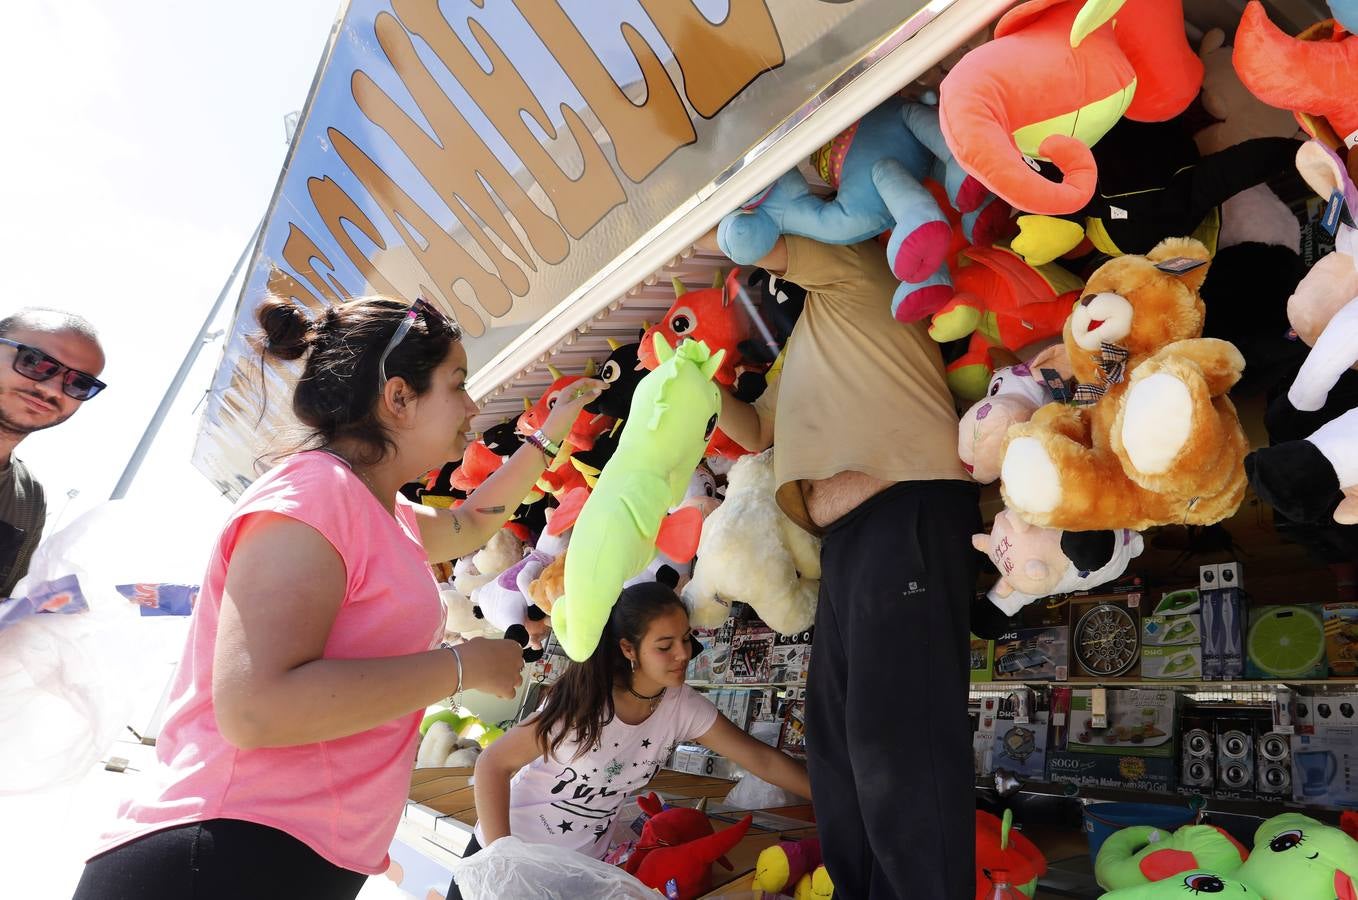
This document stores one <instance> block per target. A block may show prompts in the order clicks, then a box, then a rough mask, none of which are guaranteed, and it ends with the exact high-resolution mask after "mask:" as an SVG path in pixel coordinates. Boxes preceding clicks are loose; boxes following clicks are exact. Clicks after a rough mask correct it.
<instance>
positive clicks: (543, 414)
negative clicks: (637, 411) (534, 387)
mask: <svg viewBox="0 0 1358 900" xmlns="http://www.w3.org/2000/svg"><path fill="white" fill-rule="evenodd" d="M590 367H591V369H592V368H593V363H591V364H590ZM547 369H548V371H550V372H551V373H552V377H553V378H555V379H556V380H555V381H553V382H552V386H551V387H549V388H547V391H546V393H544V394H543V395H542V396H541V397H539V398H538V402H537V403H534V404H533V405H532V406H530V407H529V408H528V409H527V410H525V411H524V414H523V415H522V416H519V431H521V432H524V433H526V434H532V433H533V432H534V431H535V430H537V429H539V428H541V427H542V424H543V423H544V422H546V421H547V416H548V414H550V413H551V411H552V407H553V406H555V405H556V401H557V398H558V397H560V396H561V394H562V392H563V391H566V390H567V389H569V388H570V386H571V385H573V384H575V383H576V382H577V381H580V380H581V379H582V378H592V377H593V375H594V373H593V372H586V374H584V375H563V374H561V372H560V371H559V370H558V369H557V368H556V367H555V366H548V367H547ZM612 427H613V419H612V418H611V417H609V416H605V415H602V414H599V413H591V412H586V411H584V410H581V411H580V415H579V417H577V418H576V420H575V424H574V425H572V426H571V433H570V435H569V436H568V437H567V438H566V442H567V443H568V444H570V445H571V446H572V447H574V448H575V449H576V450H593V449H594V442H595V441H596V440H597V439H598V438H599V436H600V435H602V434H605V433H607V431H608V430H609V429H610V428H612Z"/></svg>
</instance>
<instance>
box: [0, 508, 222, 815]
mask: <svg viewBox="0 0 1358 900" xmlns="http://www.w3.org/2000/svg"><path fill="white" fill-rule="evenodd" d="M228 509H229V508H227V507H225V506H224V507H223V516H224V515H225V513H226V511H228ZM219 524H220V521H219V520H218V521H216V522H214V516H213V515H212V512H211V511H210V510H204V511H198V512H196V513H195V514H192V515H177V516H176V517H175V518H174V519H173V520H171V519H169V518H167V517H166V515H165V509H164V507H163V506H161V507H153V506H150V505H140V504H133V503H129V502H127V501H117V502H110V503H105V504H103V505H101V506H98V507H96V508H94V509H93V510H91V511H90V512H88V513H86V514H85V515H82V516H81V517H79V518H78V519H76V520H75V521H73V522H71V524H70V525H68V526H67V527H66V528H63V529H62V530H61V531H59V532H57V533H56V534H54V535H52V536H51V537H49V538H48V539H47V540H46V541H44V542H43V543H42V544H40V545H39V546H38V548H37V550H36V551H35V552H34V554H33V559H32V561H31V563H30V564H29V569H28V574H27V575H26V576H25V577H24V578H23V580H21V581H20V582H19V584H18V585H17V586H16V587H15V589H14V595H15V596H16V597H36V596H43V595H44V593H45V592H50V590H51V589H53V588H54V587H55V586H59V585H65V584H68V583H70V582H71V580H72V579H74V580H75V581H76V582H78V585H79V592H80V594H81V595H82V596H83V598H84V600H85V602H87V603H88V605H89V609H88V611H84V612H78V613H74V614H70V615H52V614H47V613H43V614H37V615H28V616H25V617H23V618H21V619H19V620H18V621H15V622H14V624H12V625H11V626H10V627H8V628H5V629H3V630H0V760H4V762H5V764H4V766H0V796H14V795H18V794H27V793H32V792H34V791H38V790H43V789H48V788H54V787H58V786H61V785H64V784H68V783H70V782H73V781H76V780H78V779H81V778H83V777H85V775H86V774H87V773H88V772H89V770H90V768H91V767H92V766H93V765H94V764H95V763H97V762H99V760H100V759H102V758H103V755H104V754H105V753H107V752H108V750H109V748H110V747H111V746H112V744H113V742H114V740H115V739H116V738H117V737H118V736H119V735H120V734H122V733H123V732H124V729H125V728H126V727H127V726H128V725H131V724H134V723H133V722H132V721H131V716H132V713H133V711H134V707H135V706H136V704H137V703H138V702H143V703H144V702H145V699H147V698H149V699H150V700H155V699H156V698H158V697H159V696H160V694H161V691H162V690H163V689H164V687H165V683H166V680H167V679H168V678H169V676H170V674H171V671H172V669H171V668H170V667H171V665H172V664H173V662H174V661H175V660H176V659H177V658H178V656H179V653H180V651H181V649H182V647H183V643H184V636H185V634H186V633H187V629H188V621H189V620H188V617H187V616H154V617H149V618H143V616H142V610H143V608H144V607H143V606H142V605H140V604H139V602H138V601H136V599H135V598H129V597H125V596H123V595H122V594H120V593H119V592H118V590H117V586H118V585H120V584H134V583H138V582H149V583H160V582H179V583H186V582H187V583H191V582H194V581H197V580H199V579H200V578H201V577H202V573H203V571H204V569H205V567H206V561H207V557H208V554H209V553H210V552H211V549H212V542H213V538H214V532H215V529H216V527H217V526H218V525H219ZM157 663H161V665H157Z"/></svg>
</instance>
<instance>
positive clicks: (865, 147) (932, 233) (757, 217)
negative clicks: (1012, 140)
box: [717, 99, 1009, 322]
mask: <svg viewBox="0 0 1358 900" xmlns="http://www.w3.org/2000/svg"><path fill="white" fill-rule="evenodd" d="M813 161H814V162H815V163H816V165H817V167H818V168H819V169H820V173H821V176H822V177H823V178H824V179H825V181H826V182H827V183H828V184H829V185H830V186H831V187H833V188H835V190H836V192H837V193H836V194H835V196H834V197H833V198H832V199H830V200H825V199H823V198H821V197H817V196H816V195H814V194H812V193H811V189H810V186H809V185H808V184H807V182H806V179H805V178H804V177H803V176H802V174H801V173H800V172H799V171H797V170H796V169H793V170H791V171H789V172H787V173H786V174H784V175H783V176H781V177H780V178H779V179H778V180H777V181H775V182H774V183H773V184H772V185H770V186H769V187H767V188H765V189H764V190H763V191H761V192H760V193H759V194H757V195H756V196H755V197H753V198H752V199H751V200H750V201H749V202H748V203H746V204H745V205H744V206H742V207H741V208H740V209H738V210H736V211H735V212H733V213H731V214H730V215H728V216H726V218H724V219H722V220H721V224H720V225H719V226H718V228H717V243H718V244H719V245H720V247H721V250H722V252H723V253H725V254H726V255H727V256H729V257H730V258H731V259H733V260H734V261H736V262H738V263H740V264H741V265H752V264H754V263H756V262H758V261H759V260H760V259H762V258H763V257H764V256H765V255H766V254H767V253H768V252H769V251H770V250H772V249H773V245H774V243H775V242H776V241H777V240H778V237H779V235H783V234H795V235H800V236H802V237H808V238H812V239H814V240H817V241H821V242H822V243H826V244H856V243H858V242H859V241H864V240H867V239H868V238H872V237H876V236H877V235H879V234H881V233H882V232H884V231H887V230H891V239H890V241H889V242H888V243H887V248H886V257H887V262H888V264H889V265H890V266H891V271H892V273H893V274H895V276H896V277H897V278H899V279H900V280H901V286H900V287H899V288H897V290H896V293H895V296H894V297H892V300H891V311H892V313H893V314H894V315H895V317H896V318H897V319H898V320H900V321H902V322H914V321H917V320H919V319H922V318H924V317H926V316H929V315H932V314H933V313H934V312H937V311H938V310H939V309H942V308H943V306H944V305H945V304H946V303H947V302H948V301H949V300H951V299H952V296H953V288H952V280H951V278H950V277H949V275H948V268H947V264H946V259H947V256H948V252H949V248H950V245H951V243H952V226H951V225H950V224H949V222H948V218H947V216H945V215H944V214H943V211H942V210H941V209H940V208H939V206H938V202H937V201H936V200H935V199H934V197H933V195H932V194H931V193H930V192H929V190H928V189H927V188H926V187H925V186H924V185H923V184H921V182H922V181H923V180H924V179H926V178H928V179H932V180H934V181H936V182H938V183H939V184H940V185H942V186H943V188H944V191H945V193H946V195H947V197H948V201H949V202H950V203H951V204H952V205H953V207H954V208H955V209H956V210H957V211H958V212H960V213H961V214H962V226H963V230H964V232H965V235H966V237H967V240H968V241H970V242H971V243H973V244H979V245H986V244H989V243H991V242H992V241H993V240H994V238H995V237H996V236H997V235H998V234H999V233H1001V232H1002V231H1003V230H1004V229H1005V228H1007V227H1008V223H1009V208H1008V207H1007V206H1006V205H1005V204H1004V203H1003V202H1002V201H999V200H998V199H997V198H995V197H994V196H993V195H991V194H989V193H988V192H987V191H986V189H985V187H984V186H982V184H981V183H980V182H979V181H977V180H976V179H975V178H972V177H971V176H970V175H968V174H967V173H966V172H964V171H963V170H962V168H961V166H959V165H958V164H957V163H956V161H955V160H954V159H953V156H952V153H951V152H950V151H949V150H948V145H947V143H946V142H945V141H944V140H943V132H942V130H941V129H940V128H939V124H938V110H937V108H935V107H932V106H926V105H924V104H922V103H912V102H905V101H902V100H899V99H892V100H888V101H887V102H886V103H883V104H882V105H881V106H879V107H877V108H876V109H874V110H873V111H872V112H870V113H868V114H867V115H866V116H864V117H863V118H862V119H860V120H859V121H858V122H857V123H855V124H854V125H853V126H852V127H850V128H849V129H847V130H846V131H844V132H843V133H841V134H840V135H839V136H838V137H836V138H835V139H834V140H833V141H831V142H830V143H829V144H827V145H826V146H825V147H823V148H822V149H821V150H820V151H819V152H817V154H816V155H815V156H814V157H813Z"/></svg>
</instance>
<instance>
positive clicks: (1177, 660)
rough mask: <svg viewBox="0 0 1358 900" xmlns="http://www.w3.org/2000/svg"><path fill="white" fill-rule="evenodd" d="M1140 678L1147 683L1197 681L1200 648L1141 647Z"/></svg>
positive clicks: (1198, 676) (1199, 670)
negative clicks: (1157, 681)
mask: <svg viewBox="0 0 1358 900" xmlns="http://www.w3.org/2000/svg"><path fill="white" fill-rule="evenodd" d="M1184 618H1188V617H1187V616H1185V617H1184ZM1141 677H1142V678H1145V679H1146V680H1148V681H1156V680H1164V681H1198V680H1200V679H1201V678H1202V647H1201V646H1199V645H1197V644H1194V645H1192V646H1189V647H1142V648H1141Z"/></svg>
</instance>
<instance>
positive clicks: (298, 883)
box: [74, 819, 368, 900]
mask: <svg viewBox="0 0 1358 900" xmlns="http://www.w3.org/2000/svg"><path fill="white" fill-rule="evenodd" d="M367 880H368V876H367V875H364V874H362V873H361V872H354V871H352V870H350V869H343V868H340V867H339V866H337V865H335V864H334V863H332V862H330V861H328V860H326V859H325V858H323V857H322V856H321V855H320V854H318V853H317V852H316V851H315V850H312V849H311V848H310V847H308V846H307V845H306V844H304V843H302V842H301V841H299V840H297V838H295V837H293V836H292V835H290V834H286V833H284V832H282V831H279V830H278V829H276V828H269V827H268V826H266V825H256V824H255V823H253V822H242V821H239V820H236V819H210V820H208V821H206V822H195V823H193V824H190V825H181V826H179V827H176V828H167V829H166V830H164V831H157V832H155V833H154V834H148V835H146V836H145V837H142V838H138V839H136V840H134V841H130V842H128V843H126V844H123V845H122V846H121V847H116V848H114V849H113V850H110V851H108V852H107V853H104V854H101V855H99V856H96V857H95V858H94V859H92V860H90V861H89V862H88V863H86V865H85V872H84V874H83V875H82V876H81V877H80V884H79V885H78V886H77V887H76V889H75V898H74V900H244V898H247V897H248V898H250V900H275V898H277V900H299V898H303V897H306V898H316V900H352V898H354V897H356V896H358V892H359V891H360V890H361V889H362V888H363V882H365V881H367Z"/></svg>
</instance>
